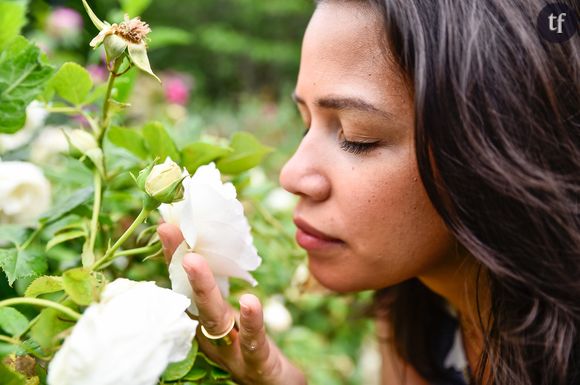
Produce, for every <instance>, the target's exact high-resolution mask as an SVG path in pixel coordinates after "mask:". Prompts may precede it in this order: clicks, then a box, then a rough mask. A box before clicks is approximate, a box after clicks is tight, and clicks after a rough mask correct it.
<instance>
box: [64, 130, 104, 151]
mask: <svg viewBox="0 0 580 385" xmlns="http://www.w3.org/2000/svg"><path fill="white" fill-rule="evenodd" d="M66 134H67V136H68V139H69V140H70V144H72V145H73V147H75V148H76V149H77V150H79V151H80V152H82V153H83V154H86V153H88V152H89V151H92V150H95V149H98V148H99V145H98V144H97V140H96V139H95V137H94V136H93V135H91V134H90V133H88V132H87V131H85V130H82V129H80V128H77V129H74V130H70V131H67V133H66Z"/></svg>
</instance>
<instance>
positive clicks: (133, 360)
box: [48, 278, 197, 385]
mask: <svg viewBox="0 0 580 385" xmlns="http://www.w3.org/2000/svg"><path fill="white" fill-rule="evenodd" d="M187 306H189V300H188V299H187V298H185V297H184V296H182V295H180V294H177V293H175V292H173V291H171V290H169V289H164V288H161V287H158V286H156V285H155V283H154V282H135V281H130V280H128V279H124V278H119V279H117V280H115V281H113V282H111V283H110V284H108V285H107V287H106V288H105V290H104V292H103V294H102V296H101V302H99V303H95V304H92V305H91V306H89V307H88V308H87V310H86V311H85V312H84V314H83V316H82V317H81V319H80V320H79V321H78V323H77V324H76V325H75V326H74V328H73V330H72V333H71V335H70V336H69V337H68V338H67V339H66V340H65V342H64V344H63V346H62V347H61V349H60V350H59V351H58V352H57V353H56V355H55V357H54V359H53V360H52V361H51V363H50V365H49V367H48V384H49V385H119V384H127V385H129V384H130V385H153V384H157V381H158V379H159V376H160V375H161V374H162V373H163V371H164V370H165V368H166V367H167V365H168V364H169V363H170V362H177V361H181V360H183V359H185V357H186V356H187V354H188V352H189V350H190V349H191V342H192V339H193V337H194V336H195V329H196V327H197V322H196V321H193V320H191V319H190V318H189V317H188V316H187V314H186V313H185V312H184V311H185V309H186V308H187Z"/></svg>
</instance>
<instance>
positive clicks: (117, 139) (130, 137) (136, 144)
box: [108, 126, 148, 159]
mask: <svg viewBox="0 0 580 385" xmlns="http://www.w3.org/2000/svg"><path fill="white" fill-rule="evenodd" d="M108 136H109V140H110V141H111V143H113V144H114V145H115V146H118V147H122V148H124V149H126V150H128V151H129V152H131V153H132V154H134V155H136V156H137V157H139V158H141V159H147V155H148V152H147V148H146V147H145V140H144V139H143V135H141V133H140V132H139V131H137V130H133V129H130V128H123V127H116V126H115V127H111V128H110V129H109V134H108Z"/></svg>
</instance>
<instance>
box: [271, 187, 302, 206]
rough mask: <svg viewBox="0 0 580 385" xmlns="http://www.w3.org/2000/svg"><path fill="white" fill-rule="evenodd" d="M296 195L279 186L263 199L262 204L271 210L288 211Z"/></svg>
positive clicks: (294, 201)
mask: <svg viewBox="0 0 580 385" xmlns="http://www.w3.org/2000/svg"><path fill="white" fill-rule="evenodd" d="M295 203H296V197H295V196H294V195H292V194H290V193H289V192H288V191H286V190H284V189H283V188H281V187H278V188H275V189H274V190H272V191H271V192H270V193H269V194H268V196H266V199H265V200H264V206H266V207H267V208H268V209H270V210H272V211H278V212H282V211H289V210H291V209H292V207H294V204H295Z"/></svg>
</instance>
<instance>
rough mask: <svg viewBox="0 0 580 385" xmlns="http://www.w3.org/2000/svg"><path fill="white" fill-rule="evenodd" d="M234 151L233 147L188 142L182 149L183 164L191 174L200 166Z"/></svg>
mask: <svg viewBox="0 0 580 385" xmlns="http://www.w3.org/2000/svg"><path fill="white" fill-rule="evenodd" d="M233 151H234V150H233V149H231V148H227V147H221V146H217V145H215V144H211V143H204V142H195V143H191V144H188V145H187V146H185V147H184V148H183V149H182V150H181V159H182V161H181V164H182V165H183V166H184V167H185V168H186V169H187V171H188V172H189V173H190V174H193V173H194V172H195V170H197V168H198V167H199V166H201V165H204V164H208V163H210V162H212V161H214V160H216V159H219V158H222V157H224V156H226V155H228V154H231V153H232V152H233Z"/></svg>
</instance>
